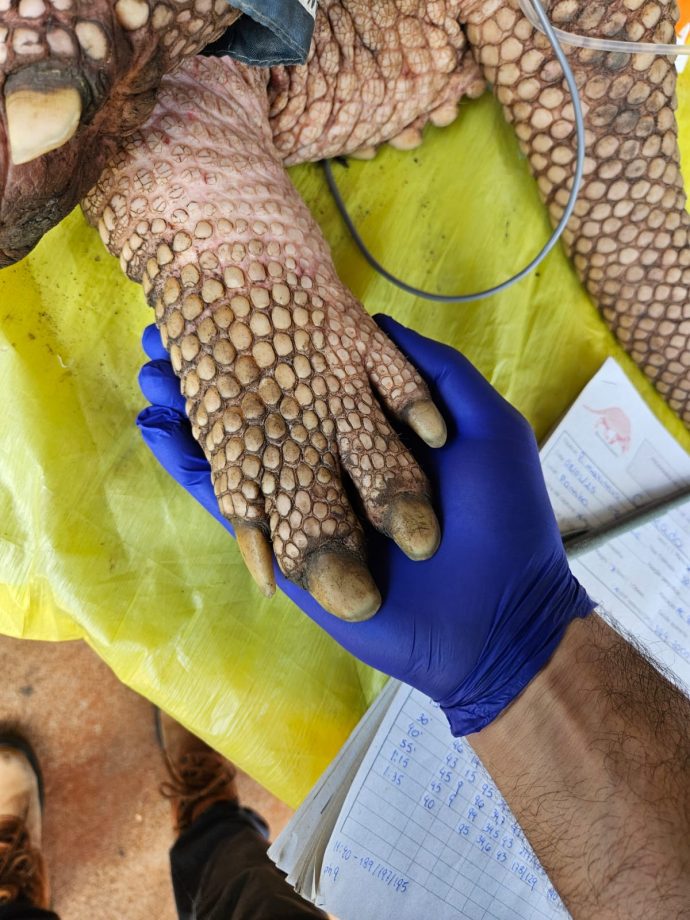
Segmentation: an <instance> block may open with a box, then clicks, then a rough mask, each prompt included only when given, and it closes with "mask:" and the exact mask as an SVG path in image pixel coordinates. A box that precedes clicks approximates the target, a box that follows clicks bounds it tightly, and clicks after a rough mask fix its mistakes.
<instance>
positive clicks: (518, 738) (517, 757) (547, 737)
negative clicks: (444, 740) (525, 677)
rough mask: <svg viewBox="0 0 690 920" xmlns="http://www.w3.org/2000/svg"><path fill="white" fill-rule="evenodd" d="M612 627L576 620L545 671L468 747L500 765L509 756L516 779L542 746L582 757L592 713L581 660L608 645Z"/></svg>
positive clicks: (596, 619) (597, 621)
mask: <svg viewBox="0 0 690 920" xmlns="http://www.w3.org/2000/svg"><path fill="white" fill-rule="evenodd" d="M608 632H610V629H609V627H606V626H605V624H604V623H603V622H602V621H601V620H600V619H599V617H597V616H596V615H594V616H589V617H587V618H585V619H574V620H571V622H570V623H569V624H568V625H567V627H566V628H565V630H564V634H563V637H562V640H561V642H560V643H559V644H558V646H557V647H556V649H555V651H554V653H553V655H552V657H551V658H550V659H549V661H548V662H547V663H546V664H545V665H544V667H543V668H542V669H541V670H540V671H539V672H538V673H537V674H536V675H535V676H534V678H533V679H532V680H531V681H530V682H529V683H528V684H527V685H526V686H525V688H524V689H523V690H522V692H521V693H519V694H518V695H517V696H516V698H515V699H514V700H513V701H512V702H511V703H510V704H509V705H508V706H506V708H505V709H504V710H503V711H502V712H501V713H500V714H499V715H498V716H497V717H496V718H495V719H494V720H493V721H492V722H490V723H489V724H488V725H486V726H485V727H484V728H483V729H481V730H480V731H479V732H477V733H475V734H473V735H471V736H470V743H471V744H472V746H473V747H474V748H475V750H476V751H477V753H478V754H479V756H480V757H481V758H482V760H486V763H487V766H488V767H489V769H491V767H490V766H489V763H490V762H493V763H498V762H499V760H501V759H502V758H504V757H506V756H509V757H510V760H511V772H515V773H518V772H519V770H520V762H521V759H522V758H524V760H525V762H527V761H528V760H530V759H531V752H532V751H533V750H534V749H535V747H538V746H539V745H540V744H541V742H542V740H544V742H545V743H548V744H550V745H552V746H553V748H556V749H557V750H558V751H559V752H560V753H562V754H563V756H564V758H568V757H569V756H571V755H572V754H574V753H576V752H579V756H581V752H582V748H581V747H578V743H579V739H580V736H581V734H582V725H581V722H586V719H585V716H587V714H588V712H587V710H586V708H585V710H583V707H582V695H583V682H584V681H586V677H585V671H586V668H584V669H583V666H582V658H583V656H584V655H586V649H587V647H591V646H592V644H595V645H597V646H599V645H600V643H601V642H602V641H604V638H605V637H606V638H607V639H608V636H607V633H608Z"/></svg>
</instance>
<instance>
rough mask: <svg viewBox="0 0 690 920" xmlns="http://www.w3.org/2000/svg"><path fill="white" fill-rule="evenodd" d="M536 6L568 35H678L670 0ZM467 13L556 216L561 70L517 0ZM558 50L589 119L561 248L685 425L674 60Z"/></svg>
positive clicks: (567, 142) (564, 149)
mask: <svg viewBox="0 0 690 920" xmlns="http://www.w3.org/2000/svg"><path fill="white" fill-rule="evenodd" d="M545 6H546V9H547V11H548V13H549V18H550V19H551V21H552V22H553V23H554V25H556V26H558V27H560V28H561V29H564V30H566V31H572V32H577V33H579V34H582V35H592V36H597V35H598V36H605V37H608V38H617V39H622V40H630V41H643V42H664V43H671V44H672V43H673V41H674V24H675V22H676V20H677V18H678V12H677V7H676V4H675V2H664V0H648V2H645V0H613V2H610V3H603V2H590V0H587V2H585V0H555V2H550V3H548V4H546V5H545ZM466 15H467V35H468V37H469V40H470V43H471V45H472V47H473V49H474V51H475V54H476V56H477V59H478V61H479V62H480V64H481V66H482V68H483V71H484V74H485V76H486V79H487V80H488V81H489V82H490V83H491V84H492V85H493V86H494V87H495V92H496V95H497V97H498V99H499V100H500V102H501V103H502V104H503V107H504V110H505V112H506V115H507V117H508V119H509V121H511V122H512V123H513V124H514V125H515V130H516V132H517V135H518V138H519V140H520V144H521V146H522V149H523V150H524V151H525V153H526V154H527V155H528V156H529V160H530V164H531V167H532V170H533V172H534V174H535V176H536V178H537V182H538V184H539V189H540V191H541V194H542V196H543V197H544V200H545V201H546V203H547V205H548V207H549V211H550V212H551V215H552V218H553V219H554V221H557V220H558V219H559V218H560V217H561V215H562V213H563V209H564V206H565V204H566V202H567V199H568V189H569V184H570V179H571V176H572V170H573V163H574V159H575V129H574V121H573V110H572V105H571V103H570V101H569V95H568V90H567V87H566V85H565V83H564V81H563V79H562V75H561V71H560V67H559V65H558V62H557V61H555V59H554V57H553V53H552V52H551V50H550V47H549V43H548V41H547V39H546V38H545V37H544V36H542V35H540V34H535V31H534V29H533V28H532V26H531V25H530V24H529V22H528V21H527V19H525V17H524V16H523V15H522V12H521V11H520V9H519V7H518V4H517V2H515V0H508V2H506V0H483V2H481V3H475V4H474V5H473V7H472V8H471V9H470V10H468V11H467V14H466ZM567 54H568V59H569V61H570V64H571V66H572V68H573V72H574V74H575V78H576V80H577V85H578V89H579V91H580V94H581V99H582V104H583V109H584V114H585V123H586V128H587V132H586V145H587V160H586V168H585V183H584V186H583V189H582V193H581V196H580V199H579V201H578V202H577V205H576V209H575V214H574V216H573V218H572V219H571V221H570V222H569V225H568V229H567V231H566V234H565V242H566V246H567V248H568V251H569V254H570V255H571V257H572V259H573V262H574V264H575V267H576V269H577V271H578V273H579V275H580V277H581V278H582V280H583V282H584V283H585V285H586V286H587V289H588V291H589V292H590V294H591V295H592V297H593V298H594V300H595V302H596V303H597V304H598V305H599V307H600V309H601V311H602V313H603V315H604V317H605V319H606V321H607V323H608V324H609V325H610V326H611V328H612V329H613V330H614V332H615V333H616V335H617V336H618V338H619V340H620V341H621V343H622V344H623V346H624V347H625V348H626V349H627V350H628V351H629V352H630V354H631V355H632V357H633V358H634V360H635V361H636V362H637V364H639V365H640V367H641V368H642V369H643V370H644V372H645V373H646V374H647V376H648V377H650V378H651V380H653V381H654V383H655V385H656V386H657V388H658V389H659V390H660V392H661V393H662V394H663V395H664V396H665V397H666V399H667V401H668V402H669V404H670V405H671V406H672V407H673V409H675V410H676V412H678V413H679V415H681V417H682V418H683V419H684V421H685V422H686V423H690V348H689V347H688V339H689V337H690V247H688V227H689V225H690V216H689V215H688V213H687V211H686V210H685V192H684V190H683V179H682V176H681V174H680V153H679V150H678V143H677V127H676V120H675V115H674V112H675V108H676V98H675V87H676V71H675V67H674V63H673V61H672V60H670V59H668V58H666V57H657V56H654V55H627V54H621V53H606V52H600V51H591V50H589V49H569V50H568V51H567Z"/></svg>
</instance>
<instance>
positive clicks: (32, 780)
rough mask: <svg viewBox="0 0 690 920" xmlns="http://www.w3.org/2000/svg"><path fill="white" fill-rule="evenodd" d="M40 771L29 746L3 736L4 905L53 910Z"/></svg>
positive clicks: (0, 848)
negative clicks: (43, 832)
mask: <svg viewBox="0 0 690 920" xmlns="http://www.w3.org/2000/svg"><path fill="white" fill-rule="evenodd" d="M41 805H42V785H41V773H40V768H39V766H38V761H37V759H36V756H35V754H34V752H33V750H32V749H31V747H30V745H29V743H28V742H27V741H26V740H25V739H24V738H22V737H21V736H20V735H18V734H15V733H14V732H12V733H9V732H5V733H3V732H0V905H3V904H12V903H14V902H18V901H23V902H28V903H29V904H31V905H32V906H34V907H42V908H47V907H49V906H50V887H49V884H48V876H47V874H46V870H45V864H44V862H43V856H42V855H41Z"/></svg>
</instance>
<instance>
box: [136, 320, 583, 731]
mask: <svg viewBox="0 0 690 920" xmlns="http://www.w3.org/2000/svg"><path fill="white" fill-rule="evenodd" d="M377 321H378V322H379V324H380V325H381V327H382V328H383V329H384V331H385V332H386V333H387V334H388V335H389V336H390V337H391V338H392V339H393V341H394V342H395V343H396V344H397V345H398V347H399V348H400V349H401V350H402V351H403V352H404V353H405V354H407V355H408V356H409V357H410V359H411V360H412V361H413V363H414V364H415V365H416V367H417V368H418V369H419V371H420V372H421V373H422V374H423V375H424V377H425V378H426V381H427V383H428V384H429V385H430V388H431V391H432V396H433V398H434V400H435V401H436V405H438V406H439V407H441V409H442V411H444V410H445V411H444V414H445V418H446V421H447V423H448V441H447V444H446V446H445V447H443V448H441V449H440V450H429V449H425V448H424V446H423V445H422V446H421V447H420V446H419V445H415V455H416V456H417V457H418V458H419V459H420V462H421V464H422V467H423V468H424V469H425V470H426V472H427V474H428V475H429V478H430V480H431V482H432V484H434V485H435V487H436V489H437V495H436V496H435V507H436V509H437V513H439V514H440V520H441V527H442V531H443V536H442V541H441V546H440V548H439V549H438V551H437V552H436V554H435V555H434V556H433V557H432V558H431V559H429V560H428V561H426V562H412V561H410V559H408V558H407V557H406V556H405V555H404V554H403V553H402V552H401V551H400V550H399V549H398V548H397V547H396V546H395V544H394V543H393V542H392V541H390V540H387V539H386V538H385V537H382V536H381V535H380V534H377V533H375V532H374V531H373V530H370V531H369V533H368V536H369V547H370V550H369V564H370V568H371V571H372V574H373V575H374V578H375V579H376V582H377V584H378V586H379V588H380V590H381V593H382V595H383V604H382V606H381V609H380V610H379V612H378V613H377V614H376V615H375V616H374V617H373V618H372V619H370V620H367V621H365V622H362V623H347V622H345V621H343V620H340V619H337V618H336V617H334V616H332V615H331V614H329V613H326V612H325V611H324V610H323V609H322V608H321V607H319V605H318V604H317V603H316V601H315V600H314V599H313V598H312V597H311V596H310V595H309V594H307V592H306V591H303V590H301V589H300V588H299V587H297V586H296V585H294V584H293V583H292V582H290V581H288V580H287V579H286V578H284V577H283V576H282V575H281V574H280V572H277V573H276V574H277V582H278V584H279V586H280V587H281V588H282V590H283V591H284V592H285V593H286V594H287V595H288V596H289V597H290V598H292V600H293V601H294V602H295V603H296V604H297V605H298V606H299V607H301V608H302V610H304V611H305V612H306V613H307V614H308V615H309V616H310V617H311V618H312V619H313V620H315V621H316V622H317V623H318V624H319V625H320V626H322V627H323V628H324V629H325V630H326V631H327V632H328V633H330V634H331V636H333V638H335V639H336V640H337V641H338V642H339V643H340V644H341V645H343V646H344V647H345V648H346V649H349V651H351V652H352V653H353V654H354V655H356V656H357V657H358V658H360V659H361V660H362V661H364V662H366V663H367V664H370V665H372V666H373V667H375V668H378V669H379V670H380V671H384V672H386V673H388V674H391V675H393V676H394V677H397V678H400V679H401V680H403V681H405V682H406V683H408V684H411V685H412V686H413V687H416V688H417V689H419V690H421V691H422V692H424V693H426V694H428V695H429V696H431V697H432V698H433V699H435V700H436V701H438V702H439V703H440V705H441V707H442V708H443V710H444V711H445V713H446V715H447V717H448V719H449V722H450V725H451V729H452V730H453V732H454V734H456V735H460V734H463V735H464V734H468V733H470V732H474V731H478V730H479V729H480V728H482V727H484V726H485V725H487V724H488V723H489V722H491V721H492V720H493V719H494V718H495V717H496V716H497V715H498V714H499V713H500V712H501V711H502V710H503V709H504V708H505V707H506V706H507V705H508V704H509V703H510V702H511V701H512V700H513V699H514V698H515V697H516V696H517V695H518V693H520V691H521V690H522V689H523V688H524V687H525V686H526V685H527V683H528V682H529V681H530V680H531V679H532V677H534V675H535V674H536V673H537V672H538V671H539V670H540V669H541V668H542V667H543V665H544V664H546V662H547V661H548V659H549V658H550V656H551V655H552V654H553V652H554V650H555V649H556V646H557V645H558V643H559V641H560V639H561V638H562V636H563V633H564V632H565V629H566V627H567V625H568V623H569V622H570V621H571V620H572V619H574V618H575V617H582V616H586V615H587V614H588V613H589V612H590V611H591V610H592V608H593V606H594V605H593V603H592V601H591V600H590V599H589V598H588V596H587V594H586V592H585V591H584V589H583V588H582V587H581V586H580V585H579V584H578V582H577V581H576V579H575V577H574V576H573V575H572V573H571V572H570V569H569V567H568V562H567V559H566V556H565V552H564V550H563V545H562V542H561V539H560V535H559V532H558V527H557V525H556V521H555V518H554V515H553V511H552V509H551V505H550V503H549V499H548V496H547V493H546V487H545V485H544V479H543V476H542V472H541V466H540V463H539V456H538V453H537V445H536V442H535V439H534V435H533V433H532V429H531V428H530V426H529V424H528V423H527V422H526V420H525V419H524V418H523V417H522V416H521V415H520V414H519V413H518V412H517V411H516V410H515V409H514V408H513V407H512V406H510V404H509V403H507V402H506V401H505V400H504V399H503V398H502V397H501V396H500V395H499V394H498V393H497V392H496V390H494V389H493V388H492V387H491V386H490V384H489V383H487V382H486V380H485V379H484V378H483V377H482V376H481V374H479V372H478V371H477V370H475V368H474V367H473V366H472V365H471V364H470V363H469V362H468V361H467V360H466V359H465V358H463V357H462V355H460V354H459V353H458V352H456V351H454V350H453V349H452V348H449V347H447V346H445V345H440V344H438V343H437V342H434V341H432V340H430V339H426V338H423V337H422V336H420V335H417V334H416V333H415V332H412V331H410V330H409V329H406V328H405V327H404V326H401V325H399V324H398V323H396V322H394V321H393V320H391V319H389V318H387V317H377ZM144 348H145V350H146V352H147V354H148V355H149V357H151V358H152V359H153V360H152V361H151V363H149V364H147V365H146V366H145V367H144V368H143V370H142V371H141V375H140V385H141V388H142V391H143V393H144V395H145V396H146V397H147V399H149V401H150V402H151V403H152V404H153V405H152V406H151V407H150V408H147V409H145V410H144V411H143V412H142V413H141V414H140V415H139V418H138V422H137V423H138V425H139V427H140V429H141V432H142V434H143V436H144V440H145V441H146V443H147V444H148V446H149V447H150V448H151V450H152V451H153V453H154V455H155V456H156V458H157V459H158V460H159V462H160V463H161V464H162V465H163V466H164V467H165V469H166V470H167V471H168V472H169V473H170V474H171V475H172V476H173V477H174V478H175V479H177V481H178V482H179V483H180V484H181V485H183V486H184V488H185V489H187V490H188V491H189V492H190V493H191V494H192V495H193V496H194V497H195V498H196V499H197V500H198V501H199V502H201V504H202V505H203V506H204V507H205V508H206V509H208V511H210V513H211V514H212V515H213V516H214V517H215V518H216V519H217V520H218V521H220V523H221V524H222V525H223V526H224V527H225V528H226V529H227V530H229V531H230V532H231V533H232V527H231V525H230V524H229V523H228V522H227V521H226V520H225V519H224V518H223V517H222V515H221V513H220V511H219V510H218V505H217V502H216V498H215V495H214V493H213V487H212V485H211V477H210V469H209V466H208V463H207V461H206V459H205V457H204V455H203V453H202V452H201V448H200V447H199V446H198V444H197V443H196V441H195V440H194V438H193V437H192V433H191V427H190V424H189V422H188V421H187V418H186V416H185V414H184V400H183V398H182V396H181V395H180V389H179V384H178V381H177V378H176V377H175V376H174V373H173V371H172V367H171V366H170V364H169V362H168V358H167V355H166V353H165V351H164V349H163V347H162V345H161V342H160V338H159V336H158V332H157V330H156V329H155V327H153V326H152V327H149V329H147V330H146V332H145V333H144ZM420 444H421V442H420Z"/></svg>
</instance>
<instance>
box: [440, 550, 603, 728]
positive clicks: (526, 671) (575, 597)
mask: <svg viewBox="0 0 690 920" xmlns="http://www.w3.org/2000/svg"><path fill="white" fill-rule="evenodd" d="M509 603H510V608H509V610H503V611H500V612H499V614H498V615H497V616H495V618H494V619H495V623H496V627H495V628H494V630H493V634H492V635H491V636H490V638H489V641H488V642H487V651H486V653H485V654H484V655H483V656H482V659H481V660H480V662H479V663H478V665H477V667H476V668H475V669H474V670H473V671H472V673H471V674H470V675H469V676H468V677H467V678H466V679H465V680H464V681H463V682H462V684H461V685H460V687H458V688H457V690H456V691H455V692H454V693H452V694H450V695H449V696H447V697H446V698H444V699H441V700H438V702H439V704H440V706H441V708H442V709H443V711H444V713H445V714H446V717H447V718H448V722H449V724H450V727H451V731H452V732H453V734H454V735H467V734H471V733H473V732H477V731H480V730H481V729H483V728H485V727H486V726H487V725H489V724H490V723H492V722H493V721H494V720H495V719H496V718H498V717H499V716H500V714H501V713H502V712H503V711H504V710H505V709H506V708H507V707H509V706H511V704H512V703H513V702H514V701H515V699H516V698H517V697H518V696H519V695H520V694H521V693H522V692H523V691H524V689H525V687H527V686H528V684H529V683H530V682H531V681H532V680H533V679H534V677H535V675H537V674H539V673H540V672H541V671H542V669H543V668H544V667H545V665H546V664H547V662H549V661H550V659H551V658H552V656H553V655H554V652H555V651H556V649H557V648H558V647H559V645H560V643H561V641H562V640H563V637H564V635H565V633H566V630H567V628H568V626H569V624H570V623H571V622H572V621H573V620H575V619H578V618H581V617H586V616H587V615H588V614H589V613H591V611H592V608H593V606H594V604H593V602H592V601H591V599H590V598H589V597H588V595H587V592H586V591H585V589H584V588H583V587H582V586H581V585H580V584H579V582H578V581H577V579H576V578H575V576H574V575H573V574H572V572H571V571H570V568H569V566H568V562H567V559H566V557H565V554H563V553H560V554H557V555H555V556H554V557H553V558H552V559H551V561H550V562H549V563H548V564H547V565H545V566H544V567H543V568H542V569H541V570H539V571H538V572H536V573H535V575H534V576H533V579H532V582H531V584H530V585H529V586H528V587H527V588H526V589H524V590H523V592H522V594H521V595H520V596H517V597H511V598H510V602H509ZM515 624H518V625H515ZM497 675H500V677H497Z"/></svg>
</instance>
